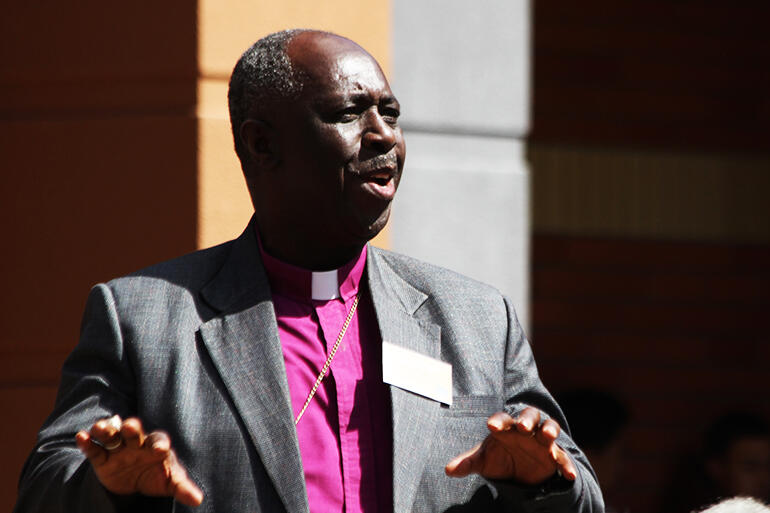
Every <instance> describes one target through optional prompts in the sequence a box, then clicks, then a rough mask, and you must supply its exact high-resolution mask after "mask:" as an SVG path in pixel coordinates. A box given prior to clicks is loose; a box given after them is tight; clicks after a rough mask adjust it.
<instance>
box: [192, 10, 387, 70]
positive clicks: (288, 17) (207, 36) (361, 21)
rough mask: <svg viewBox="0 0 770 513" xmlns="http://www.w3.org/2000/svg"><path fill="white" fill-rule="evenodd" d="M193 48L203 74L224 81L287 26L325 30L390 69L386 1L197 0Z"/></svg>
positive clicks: (384, 67)
mask: <svg viewBox="0 0 770 513" xmlns="http://www.w3.org/2000/svg"><path fill="white" fill-rule="evenodd" d="M198 10H199V30H198V35H199V39H198V48H199V52H198V53H199V64H200V72H201V74H202V75H203V76H211V77H220V78H223V79H226V78H229V76H230V72H231V71H232V69H233V66H234V65H235V61H236V60H238V57H240V55H241V53H243V51H244V50H245V49H246V48H248V47H249V46H250V45H251V44H252V43H253V42H254V41H256V40H257V39H259V38H260V37H262V36H264V35H267V34H269V33H271V32H275V31H277V30H283V29H287V28H298V27H299V28H315V29H322V30H330V31H332V32H336V33H339V34H341V35H343V36H345V37H349V38H350V39H352V40H354V41H356V42H357V43H359V44H360V45H361V46H363V47H364V48H366V50H367V51H368V52H369V53H371V54H372V55H373V56H374V57H375V58H376V59H377V60H378V61H379V62H380V64H381V65H382V67H383V69H385V70H386V71H387V70H388V69H390V19H391V18H390V2H381V1H376V0H369V1H355V0H334V1H328V2H310V1H307V0H285V1H281V2H275V1H269V0H259V1H254V0H226V1H219V0H200V1H199V2H198Z"/></svg>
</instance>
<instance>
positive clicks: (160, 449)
mask: <svg viewBox="0 0 770 513" xmlns="http://www.w3.org/2000/svg"><path fill="white" fill-rule="evenodd" d="M144 447H146V448H148V449H150V450H151V451H152V452H154V453H155V454H167V453H168V452H170V451H171V439H170V438H169V437H168V434H166V433H165V432H163V431H153V432H152V433H150V434H149V435H147V438H146V439H145V441H144Z"/></svg>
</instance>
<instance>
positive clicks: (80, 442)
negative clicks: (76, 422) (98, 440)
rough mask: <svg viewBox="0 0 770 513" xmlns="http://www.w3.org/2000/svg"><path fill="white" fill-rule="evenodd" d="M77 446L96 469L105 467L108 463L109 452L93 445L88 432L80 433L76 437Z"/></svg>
mask: <svg viewBox="0 0 770 513" xmlns="http://www.w3.org/2000/svg"><path fill="white" fill-rule="evenodd" d="M75 445H77V447H78V449H80V452H82V453H83V454H84V455H85V457H86V458H87V459H88V461H90V462H91V465H93V466H94V467H98V466H100V465H103V464H104V462H106V461H107V456H108V455H107V451H106V450H104V449H103V448H101V447H100V446H98V445H96V444H95V443H93V439H92V438H91V435H89V434H88V432H87V431H78V433H77V434H76V435H75Z"/></svg>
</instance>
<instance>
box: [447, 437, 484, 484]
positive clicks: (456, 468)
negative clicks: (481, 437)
mask: <svg viewBox="0 0 770 513" xmlns="http://www.w3.org/2000/svg"><path fill="white" fill-rule="evenodd" d="M482 445H483V444H478V445H477V446H476V447H474V448H473V449H470V450H469V451H465V452H464V453H462V454H459V455H457V456H455V457H454V458H452V460H451V461H450V462H449V463H447V464H446V466H445V467H444V473H446V475H448V476H449V477H465V476H467V475H469V474H472V473H474V472H476V471H477V470H476V468H480V467H481V453H482V452H483V449H482Z"/></svg>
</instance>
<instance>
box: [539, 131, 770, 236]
mask: <svg viewBox="0 0 770 513" xmlns="http://www.w3.org/2000/svg"><path fill="white" fill-rule="evenodd" d="M528 153H529V160H530V163H531V167H532V182H533V187H532V192H533V228H534V230H535V231H536V232H539V233H556V234H567V235H588V236H611V237H643V238H663V239H686V240H707V241H715V242H747V243H767V242H770V203H769V202H768V201H767V191H770V173H768V172H767V170H768V169H770V158H769V157H767V156H761V155H756V156H746V155H734V154H707V153H684V152H682V153H680V152H655V151H642V150H633V149H626V150H623V149H601V148H581V147H568V146H558V145H545V144H535V145H530V147H529V150H528Z"/></svg>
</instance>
